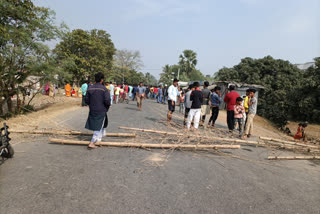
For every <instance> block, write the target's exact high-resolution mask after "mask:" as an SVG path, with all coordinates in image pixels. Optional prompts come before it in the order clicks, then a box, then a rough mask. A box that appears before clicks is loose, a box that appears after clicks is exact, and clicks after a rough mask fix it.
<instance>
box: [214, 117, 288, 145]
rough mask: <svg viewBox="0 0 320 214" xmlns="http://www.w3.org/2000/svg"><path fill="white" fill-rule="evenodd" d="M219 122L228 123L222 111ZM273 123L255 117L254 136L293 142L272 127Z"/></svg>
mask: <svg viewBox="0 0 320 214" xmlns="http://www.w3.org/2000/svg"><path fill="white" fill-rule="evenodd" d="M218 121H220V122H222V123H227V122H226V121H227V112H226V111H220V112H219V117H218ZM271 124H272V123H271V122H270V121H268V120H267V119H265V118H263V117H260V116H258V115H256V116H255V117H254V129H253V135H254V136H262V137H271V138H281V139H286V140H292V138H291V137H290V136H288V135H285V134H284V133H282V132H281V131H280V130H279V129H277V128H276V127H275V126H273V125H271Z"/></svg>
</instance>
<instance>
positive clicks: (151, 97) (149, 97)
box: [149, 85, 154, 99]
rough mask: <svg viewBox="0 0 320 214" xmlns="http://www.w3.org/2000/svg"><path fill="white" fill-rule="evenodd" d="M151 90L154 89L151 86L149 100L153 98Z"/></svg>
mask: <svg viewBox="0 0 320 214" xmlns="http://www.w3.org/2000/svg"><path fill="white" fill-rule="evenodd" d="M153 90H154V88H153V86H152V85H151V87H150V93H149V98H150V99H152V98H153Z"/></svg>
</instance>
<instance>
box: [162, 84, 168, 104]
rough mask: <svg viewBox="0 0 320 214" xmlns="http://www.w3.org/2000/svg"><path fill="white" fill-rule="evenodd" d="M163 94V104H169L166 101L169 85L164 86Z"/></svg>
mask: <svg viewBox="0 0 320 214" xmlns="http://www.w3.org/2000/svg"><path fill="white" fill-rule="evenodd" d="M162 94H163V104H167V102H166V100H167V99H168V98H167V97H168V86H167V84H165V85H164V88H163V89H162Z"/></svg>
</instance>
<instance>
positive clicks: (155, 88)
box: [153, 87, 158, 99]
mask: <svg viewBox="0 0 320 214" xmlns="http://www.w3.org/2000/svg"><path fill="white" fill-rule="evenodd" d="M153 93H154V97H153V98H154V99H155V98H156V97H157V95H158V88H157V87H154V89H153Z"/></svg>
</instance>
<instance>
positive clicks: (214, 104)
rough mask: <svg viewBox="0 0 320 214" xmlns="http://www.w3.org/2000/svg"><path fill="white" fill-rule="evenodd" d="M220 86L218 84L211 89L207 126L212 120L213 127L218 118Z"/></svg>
mask: <svg viewBox="0 0 320 214" xmlns="http://www.w3.org/2000/svg"><path fill="white" fill-rule="evenodd" d="M220 90H221V88H220V87H219V86H216V87H215V88H214V89H213V93H212V94H211V112H212V114H211V117H210V120H209V123H208V126H210V125H211V122H212V127H214V124H215V122H216V120H217V118H218V115H219V105H220V103H221V93H220Z"/></svg>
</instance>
